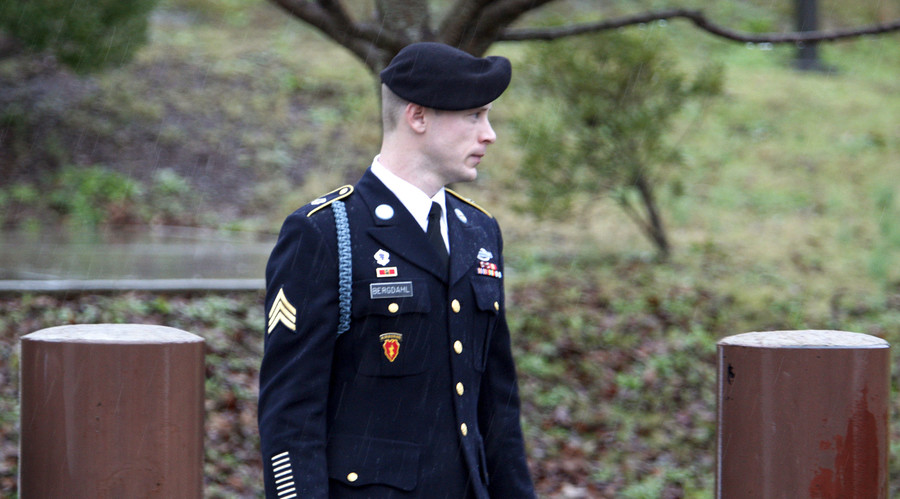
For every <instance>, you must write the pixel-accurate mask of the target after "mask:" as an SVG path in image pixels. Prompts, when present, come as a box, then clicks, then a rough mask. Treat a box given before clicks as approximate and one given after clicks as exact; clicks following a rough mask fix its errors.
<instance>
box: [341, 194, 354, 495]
mask: <svg viewBox="0 0 900 499" xmlns="http://www.w3.org/2000/svg"><path fill="white" fill-rule="evenodd" d="M349 190H350V188H349V187H344V188H343V189H341V191H340V192H338V195H339V196H343V195H344V194H347V192H348V191H349ZM354 475H355V473H354ZM351 481H352V480H351Z"/></svg>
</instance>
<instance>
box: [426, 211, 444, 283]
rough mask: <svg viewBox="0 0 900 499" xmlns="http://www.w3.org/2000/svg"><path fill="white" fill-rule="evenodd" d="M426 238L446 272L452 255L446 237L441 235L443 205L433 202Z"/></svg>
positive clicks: (429, 213)
mask: <svg viewBox="0 0 900 499" xmlns="http://www.w3.org/2000/svg"><path fill="white" fill-rule="evenodd" d="M425 237H427V238H428V242H429V243H431V246H432V247H433V248H434V251H435V252H436V253H437V255H438V256H439V257H440V260H441V263H442V264H443V265H444V268H443V270H444V272H446V271H447V267H448V265H449V264H450V255H449V254H448V253H447V245H445V244H444V236H442V235H441V205H439V204H437V203H435V202H432V203H431V211H429V212H428V228H427V229H426V230H425Z"/></svg>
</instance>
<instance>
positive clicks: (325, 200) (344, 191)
mask: <svg viewBox="0 0 900 499" xmlns="http://www.w3.org/2000/svg"><path fill="white" fill-rule="evenodd" d="M351 194H353V186H352V185H344V186H341V187H338V188H337V189H335V190H333V191H331V192H329V193H327V194H323V195H321V196H319V197H317V198H316V199H314V200H312V201H310V202H309V204H307V205H306V206H304V207H303V208H300V210H298V211H300V212H302V213H306V216H307V217H311V216H313V215H315V214H316V213H318V212H320V211H322V210H323V209H325V208H326V207H328V206H330V205H331V204H332V203H334V202H335V201H338V200H341V199H344V198H346V197H348V196H350V195H351Z"/></svg>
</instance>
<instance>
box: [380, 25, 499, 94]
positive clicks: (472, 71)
mask: <svg viewBox="0 0 900 499" xmlns="http://www.w3.org/2000/svg"><path fill="white" fill-rule="evenodd" d="M511 76H512V67H511V66H510V64H509V60H508V59H506V58H505V57H499V56H491V57H486V58H479V57H474V56H472V55H470V54H467V53H466V52H463V51H462V50H459V49H456V48H453V47H451V46H449V45H445V44H443V43H433V42H423V43H414V44H412V45H408V46H406V47H404V48H403V50H401V51H400V52H399V53H397V55H396V56H395V57H394V59H393V60H392V61H391V63H390V64H388V66H387V67H386V68H384V70H383V71H382V72H381V82H382V83H384V84H385V85H387V87H388V88H390V89H391V91H392V92H394V93H395V94H397V95H398V96H400V97H402V98H403V99H406V100H408V101H410V102H412V103H414V104H419V105H421V106H425V107H430V108H433V109H443V110H448V111H460V110H464V109H474V108H476V107H481V106H483V105H485V104H488V103H490V102H493V101H494V100H496V99H497V97H500V94H502V93H503V91H504V90H506V87H507V86H509V80H510V77H511Z"/></svg>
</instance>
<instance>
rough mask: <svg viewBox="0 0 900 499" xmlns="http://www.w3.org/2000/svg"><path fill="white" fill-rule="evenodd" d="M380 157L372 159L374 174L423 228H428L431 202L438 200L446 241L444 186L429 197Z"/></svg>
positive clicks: (445, 197)
mask: <svg viewBox="0 0 900 499" xmlns="http://www.w3.org/2000/svg"><path fill="white" fill-rule="evenodd" d="M379 157H380V156H375V159H374V160H373V161H372V174H374V175H375V177H377V178H378V180H380V181H381V183H382V184H384V186H385V187H387V188H388V190H390V191H391V192H393V193H394V195H395V196H397V199H399V200H400V203H402V204H403V206H404V207H405V208H406V209H407V211H409V213H410V214H411V215H412V216H413V218H415V219H416V222H418V223H419V225H420V226H421V227H422V230H426V229H427V228H428V212H429V211H431V203H432V202H436V203H437V204H439V205H441V228H442V231H441V232H442V233H443V234H444V240H445V241H446V240H447V237H446V234H447V232H446V227H447V196H446V194H445V191H444V188H443V187H441V190H439V191H438V193H437V194H435V195H434V197H432V198H429V197H428V195H427V194H425V193H424V192H422V190H421V189H419V188H418V187H416V186H414V185H412V184H410V183H409V182H407V181H406V180H403V179H402V178H400V177H398V176H397V175H395V174H394V173H392V172H391V171H390V170H388V169H387V167H386V166H384V165H383V164H381V161H379Z"/></svg>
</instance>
